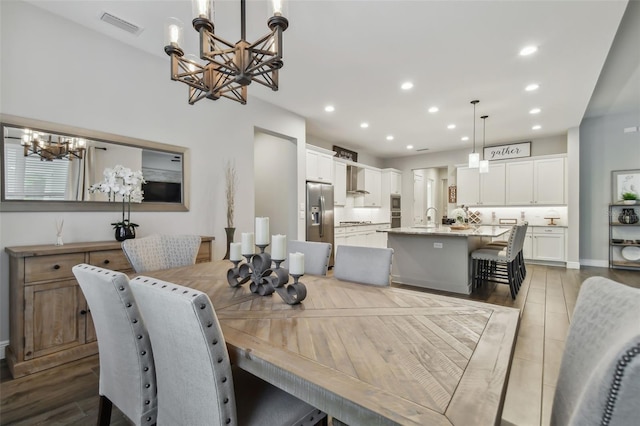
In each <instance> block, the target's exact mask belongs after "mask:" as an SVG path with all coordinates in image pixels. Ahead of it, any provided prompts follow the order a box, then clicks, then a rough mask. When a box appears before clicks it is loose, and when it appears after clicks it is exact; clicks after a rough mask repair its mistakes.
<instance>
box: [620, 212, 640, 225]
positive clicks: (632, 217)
mask: <svg viewBox="0 0 640 426" xmlns="http://www.w3.org/2000/svg"><path fill="white" fill-rule="evenodd" d="M638 220H640V218H638V215H637V214H636V212H635V210H634V209H622V212H620V214H619V215H618V221H619V222H620V223H624V224H626V225H630V224H632V223H638Z"/></svg>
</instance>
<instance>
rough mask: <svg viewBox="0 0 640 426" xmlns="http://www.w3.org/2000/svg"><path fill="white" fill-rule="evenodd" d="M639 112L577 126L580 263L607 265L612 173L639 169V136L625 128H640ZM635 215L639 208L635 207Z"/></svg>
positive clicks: (590, 119)
mask: <svg viewBox="0 0 640 426" xmlns="http://www.w3.org/2000/svg"><path fill="white" fill-rule="evenodd" d="M638 103H639V106H638V110H637V111H635V112H631V113H627V114H619V115H608V116H602V117H595V118H589V119H585V120H583V121H582V124H581V125H580V192H581V197H580V263H581V264H583V265H591V266H602V267H606V266H608V265H609V216H608V214H609V210H608V205H609V204H610V203H611V202H612V197H611V171H612V170H638V169H640V132H635V133H624V131H623V130H624V128H626V127H633V126H640V100H639V102H638ZM636 212H640V208H637V207H636Z"/></svg>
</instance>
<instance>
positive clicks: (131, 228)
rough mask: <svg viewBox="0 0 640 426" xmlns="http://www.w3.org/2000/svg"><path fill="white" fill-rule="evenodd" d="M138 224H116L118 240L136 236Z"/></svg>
mask: <svg viewBox="0 0 640 426" xmlns="http://www.w3.org/2000/svg"><path fill="white" fill-rule="evenodd" d="M136 226H138V225H136V224H134V223H132V224H117V225H114V229H115V230H116V233H115V234H116V241H124V240H129V239H131V238H135V237H136Z"/></svg>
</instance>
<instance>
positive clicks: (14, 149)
mask: <svg viewBox="0 0 640 426" xmlns="http://www.w3.org/2000/svg"><path fill="white" fill-rule="evenodd" d="M1 118H2V134H3V143H2V146H1V147H0V148H1V151H2V163H1V167H2V178H3V179H2V187H1V195H2V201H1V202H0V211H78V210H80V211H111V210H117V209H118V208H119V203H110V202H108V200H107V198H106V194H103V193H100V192H95V193H91V192H90V191H89V187H90V186H91V185H93V184H95V183H97V182H100V181H102V180H103V178H104V177H103V172H104V170H105V169H106V168H113V167H114V166H115V165H117V164H121V165H123V166H124V167H127V168H129V169H131V170H132V171H137V170H140V171H142V174H143V176H144V179H145V181H146V183H145V184H143V187H142V190H143V191H144V198H143V201H142V203H140V204H136V203H134V204H132V208H133V209H134V210H138V211H185V210H188V182H187V179H186V176H187V175H188V173H187V171H188V168H187V167H188V160H189V158H188V150H187V148H183V147H178V146H174V145H167V144H160V143H156V142H151V141H145V140H141V139H134V138H128V137H123V136H118V135H112V134H107V133H103V132H97V131H89V130H84V129H78V128H73V127H70V126H64V125H56V124H52V123H46V122H41V121H37V120H30V119H24V118H20V117H13V116H7V115H2V116H1Z"/></svg>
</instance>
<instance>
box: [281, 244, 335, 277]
mask: <svg viewBox="0 0 640 426" xmlns="http://www.w3.org/2000/svg"><path fill="white" fill-rule="evenodd" d="M287 251H288V252H289V253H303V254H304V273H305V274H309V275H327V271H328V270H329V259H330V257H331V244H330V243H320V242H315V241H289V242H288V243H287ZM285 267H286V266H285Z"/></svg>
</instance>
